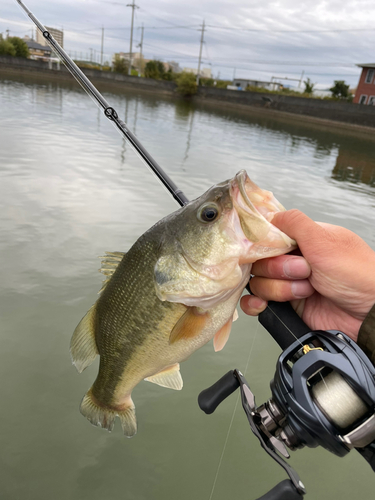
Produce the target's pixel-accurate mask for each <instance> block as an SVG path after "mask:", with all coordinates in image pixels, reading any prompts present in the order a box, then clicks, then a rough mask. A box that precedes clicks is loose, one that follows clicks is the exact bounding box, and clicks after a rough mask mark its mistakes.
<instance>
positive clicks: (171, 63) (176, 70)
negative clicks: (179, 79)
mask: <svg viewBox="0 0 375 500" xmlns="http://www.w3.org/2000/svg"><path fill="white" fill-rule="evenodd" d="M167 64H168V66H169V68H168V69H171V70H172V71H173V73H181V71H182V70H181V68H180V65H179V64H178V62H176V61H168V62H167Z"/></svg>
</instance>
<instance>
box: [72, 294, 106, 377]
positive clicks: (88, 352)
mask: <svg viewBox="0 0 375 500" xmlns="http://www.w3.org/2000/svg"><path fill="white" fill-rule="evenodd" d="M95 312H96V310H95V304H94V305H93V306H92V307H91V308H90V309H89V310H88V311H87V313H86V315H85V316H84V317H83V318H82V319H81V321H80V322H79V324H78V326H77V327H76V329H75V330H74V333H73V336H72V340H71V341H70V355H71V357H72V362H73V365H74V366H75V367H76V368H77V370H78V372H79V373H82V372H83V370H84V369H85V368H87V367H88V366H89V365H90V364H91V363H92V362H93V361H94V359H95V358H96V356H97V355H98V354H99V352H98V348H97V346H96V341H95Z"/></svg>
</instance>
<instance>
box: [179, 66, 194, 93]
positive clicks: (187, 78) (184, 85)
mask: <svg viewBox="0 0 375 500" xmlns="http://www.w3.org/2000/svg"><path fill="white" fill-rule="evenodd" d="M176 82H177V92H178V93H179V94H181V95H184V96H191V95H194V94H196V93H197V77H196V76H195V75H194V74H193V73H186V72H185V71H183V72H182V73H180V74H179V75H178V76H177V78H176Z"/></svg>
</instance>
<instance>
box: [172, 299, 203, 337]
mask: <svg viewBox="0 0 375 500" xmlns="http://www.w3.org/2000/svg"><path fill="white" fill-rule="evenodd" d="M209 318H210V315H209V313H208V312H204V313H201V312H199V311H198V309H197V308H196V307H189V308H188V309H187V311H186V312H185V313H184V314H183V315H182V316H181V318H180V319H179V320H178V321H177V323H176V324H175V325H174V327H173V330H172V331H171V334H170V336H169V343H170V344H174V343H175V342H177V341H179V340H182V339H184V340H191V339H194V338H195V337H198V336H199V335H200V334H201V332H202V330H203V329H204V327H205V326H206V324H207V321H208V320H209Z"/></svg>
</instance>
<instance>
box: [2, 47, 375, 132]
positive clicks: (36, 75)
mask: <svg viewBox="0 0 375 500" xmlns="http://www.w3.org/2000/svg"><path fill="white" fill-rule="evenodd" d="M9 59H11V60H12V61H10V60H9ZM30 63H31V64H30ZM41 64H42V66H41ZM45 65H47V63H41V62H40V61H31V60H29V59H26V60H21V62H20V60H17V58H14V57H10V56H0V77H1V78H3V79H6V77H7V76H9V77H17V76H22V77H24V78H28V79H30V83H32V82H35V83H44V84H47V83H54V82H65V83H66V82H68V83H71V84H72V85H74V86H76V87H77V88H80V85H79V83H78V82H77V81H76V80H75V79H74V78H73V76H72V75H71V74H70V73H69V72H68V70H67V69H66V68H65V67H64V66H63V65H62V66H61V69H60V70H57V69H48V68H46V67H45ZM83 72H84V73H85V75H86V76H87V77H88V78H89V79H90V80H91V81H92V82H93V84H94V85H95V86H96V87H97V88H98V90H99V91H100V92H106V91H111V90H116V91H129V90H130V91H133V92H134V91H136V92H140V93H148V94H149V93H152V94H154V95H155V94H156V95H164V96H169V97H171V98H172V99H176V100H181V99H185V100H189V101H191V102H192V103H196V104H198V105H204V106H208V107H209V108H212V107H215V108H220V109H233V110H237V111H241V113H245V114H252V115H257V116H263V117H267V116H268V117H270V118H271V117H272V118H273V119H280V120H282V121H285V120H286V121H293V122H299V123H300V124H301V125H302V126H303V124H305V123H306V124H307V123H308V124H309V126H314V127H318V128H319V129H320V130H335V131H337V132H340V133H345V134H350V135H355V136H360V137H362V138H373V139H375V134H374V128H375V109H374V107H370V106H359V105H354V104H348V103H341V102H331V101H324V100H319V99H308V98H304V97H290V96H282V95H281V96H280V95H277V94H275V95H273V94H272V96H271V97H272V103H271V104H270V105H266V104H265V102H264V100H262V97H264V95H266V94H264V95H263V94H262V93H260V92H259V93H258V92H240V91H231V90H226V89H216V88H214V87H199V88H198V93H197V94H196V95H194V96H192V97H190V98H186V97H185V98H184V97H182V96H180V95H179V94H177V92H176V84H175V83H174V82H167V81H160V80H152V79H148V78H139V77H135V76H125V75H121V74H117V73H111V72H101V71H98V70H91V69H90V70H87V69H83ZM269 96H270V94H267V97H269ZM268 104H269V103H268ZM345 112H346V113H345ZM317 115H328V117H327V116H317ZM340 118H341V119H340ZM362 121H363V122H365V124H362V123H361V122H362Z"/></svg>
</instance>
